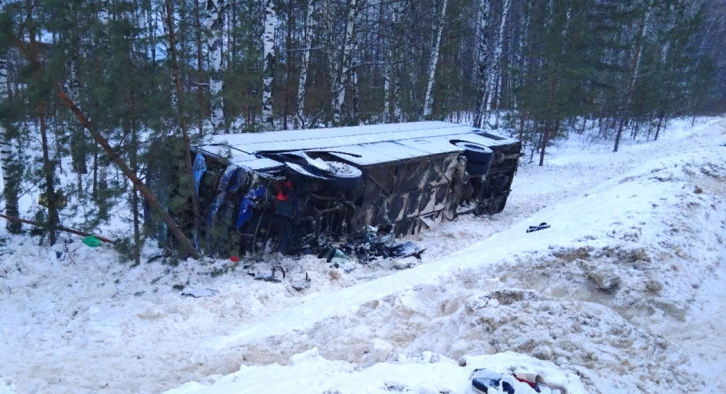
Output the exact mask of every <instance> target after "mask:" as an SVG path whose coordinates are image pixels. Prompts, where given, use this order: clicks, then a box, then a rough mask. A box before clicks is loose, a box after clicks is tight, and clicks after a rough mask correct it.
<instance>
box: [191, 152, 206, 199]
mask: <svg viewBox="0 0 726 394" xmlns="http://www.w3.org/2000/svg"><path fill="white" fill-rule="evenodd" d="M192 172H193V173H194V190H195V191H196V193H197V196H199V183H201V181H202V176H203V175H204V173H205V172H207V163H206V161H204V156H202V154H201V153H197V156H196V157H195V158H194V165H193V166H192Z"/></svg>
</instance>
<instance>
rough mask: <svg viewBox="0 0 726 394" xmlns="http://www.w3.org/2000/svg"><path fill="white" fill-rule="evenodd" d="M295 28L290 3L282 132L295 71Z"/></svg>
mask: <svg viewBox="0 0 726 394" xmlns="http://www.w3.org/2000/svg"><path fill="white" fill-rule="evenodd" d="M294 28H295V13H294V8H293V3H292V2H291V1H290V2H288V4H287V36H286V37H285V49H286V51H287V54H286V56H285V57H286V58H287V61H286V63H285V74H286V78H285V102H284V106H285V107H284V112H283V116H282V128H283V129H284V130H287V121H288V119H287V118H288V116H289V110H290V94H291V91H292V74H293V72H294V70H295V68H294V62H293V57H292V45H293V44H292V32H293V29H294Z"/></svg>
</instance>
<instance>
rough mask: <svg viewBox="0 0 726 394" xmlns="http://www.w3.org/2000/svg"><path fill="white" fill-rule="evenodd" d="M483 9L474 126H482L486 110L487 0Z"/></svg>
mask: <svg viewBox="0 0 726 394" xmlns="http://www.w3.org/2000/svg"><path fill="white" fill-rule="evenodd" d="M482 3H483V7H484V8H483V9H482V10H481V11H480V18H479V21H478V24H479V27H478V30H479V37H477V40H476V43H477V47H476V50H477V64H476V87H477V95H476V110H475V114H474V127H478V128H480V129H481V128H483V127H484V113H485V112H486V90H487V86H488V84H489V82H488V81H487V76H488V75H489V74H488V73H487V67H488V66H489V64H488V62H489V57H488V56H489V44H488V41H489V26H488V20H489V4H490V1H489V0H483V1H482Z"/></svg>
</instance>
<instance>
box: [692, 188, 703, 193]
mask: <svg viewBox="0 0 726 394" xmlns="http://www.w3.org/2000/svg"><path fill="white" fill-rule="evenodd" d="M693 192H694V193H696V194H701V193H703V189H701V188H700V187H698V186H696V189H695V190H694V191H693Z"/></svg>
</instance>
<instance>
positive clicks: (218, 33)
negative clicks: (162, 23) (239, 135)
mask: <svg viewBox="0 0 726 394" xmlns="http://www.w3.org/2000/svg"><path fill="white" fill-rule="evenodd" d="M223 10H224V0H207V19H206V25H207V28H208V29H210V31H211V33H212V34H211V36H210V37H209V39H208V40H207V51H208V52H209V71H210V78H209V94H210V95H211V113H212V116H211V122H212V133H213V134H219V133H220V132H221V131H222V130H223V129H224V128H225V120H224V99H223V98H222V88H223V87H224V82H223V81H222V49H223V47H224V43H223V42H222V39H223V32H224V13H223ZM167 18H168V16H167Z"/></svg>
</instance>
